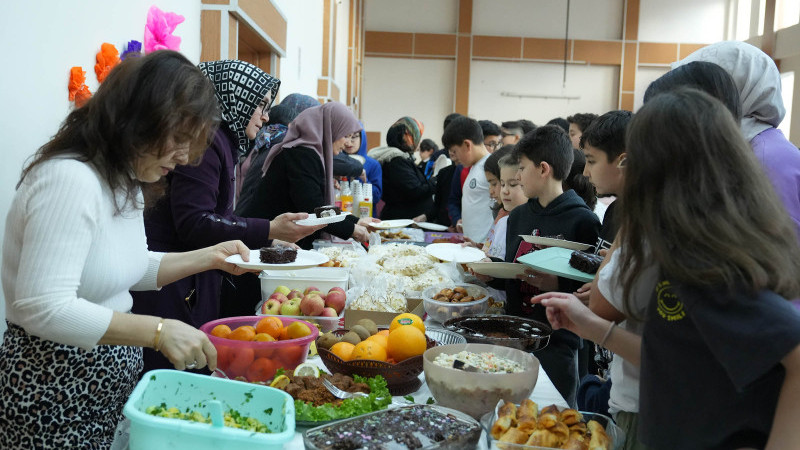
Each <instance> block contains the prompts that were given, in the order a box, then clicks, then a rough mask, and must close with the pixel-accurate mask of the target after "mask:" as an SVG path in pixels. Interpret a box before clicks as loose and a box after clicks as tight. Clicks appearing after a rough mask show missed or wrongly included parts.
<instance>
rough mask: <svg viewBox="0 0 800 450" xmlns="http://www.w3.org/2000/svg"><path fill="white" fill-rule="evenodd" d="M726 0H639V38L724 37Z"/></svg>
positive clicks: (699, 40) (704, 40)
mask: <svg viewBox="0 0 800 450" xmlns="http://www.w3.org/2000/svg"><path fill="white" fill-rule="evenodd" d="M727 2H728V0H700V1H697V0H670V1H664V0H641V3H640V4H639V40H640V41H645V42H694V43H713V42H717V41H721V40H723V39H725V12H726V9H725V4H726V3H727Z"/></svg>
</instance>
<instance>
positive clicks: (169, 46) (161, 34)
mask: <svg viewBox="0 0 800 450" xmlns="http://www.w3.org/2000/svg"><path fill="white" fill-rule="evenodd" d="M184 20H185V19H184V17H183V16H181V15H180V14H175V13H171V12H168V13H165V12H164V11H162V10H160V9H158V7H156V6H155V5H153V6H151V7H150V10H149V11H147V25H145V27H144V51H145V53H150V52H154V51H156V50H176V51H177V50H180V47H181V38H179V37H178V36H173V35H172V33H173V32H174V31H175V27H177V26H178V24H180V23H181V22H183V21H184Z"/></svg>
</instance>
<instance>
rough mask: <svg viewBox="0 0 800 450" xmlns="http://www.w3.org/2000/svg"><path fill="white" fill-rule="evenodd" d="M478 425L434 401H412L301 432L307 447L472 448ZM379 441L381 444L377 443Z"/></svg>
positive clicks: (478, 430) (477, 439)
mask: <svg viewBox="0 0 800 450" xmlns="http://www.w3.org/2000/svg"><path fill="white" fill-rule="evenodd" d="M480 435H481V427H480V424H479V423H478V422H477V421H476V420H474V419H473V418H471V417H469V416H467V415H465V414H463V413H460V412H458V411H454V410H452V409H448V408H443V407H441V406H437V405H412V406H404V407H401V408H392V409H388V410H384V411H377V412H373V413H369V414H365V415H363V416H358V417H354V418H352V419H345V420H340V421H338V422H334V423H331V424H328V425H323V426H320V427H316V428H311V429H309V430H307V431H306V432H305V433H303V443H304V444H305V446H306V448H307V449H314V450H327V449H334V448H342V447H337V444H338V445H340V446H341V445H342V441H343V440H345V439H346V440H347V441H348V443H352V447H350V448H367V447H366V444H371V445H373V446H374V447H370V448H420V449H440V448H453V449H461V448H475V446H476V445H477V444H478V441H479V440H480ZM381 444H383V445H381Z"/></svg>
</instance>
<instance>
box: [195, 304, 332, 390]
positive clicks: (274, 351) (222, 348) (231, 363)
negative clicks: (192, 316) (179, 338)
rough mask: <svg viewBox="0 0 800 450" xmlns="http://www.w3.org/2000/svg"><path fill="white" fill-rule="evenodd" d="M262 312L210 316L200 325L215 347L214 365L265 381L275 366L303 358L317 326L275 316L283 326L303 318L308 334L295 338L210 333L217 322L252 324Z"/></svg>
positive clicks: (235, 374)
mask: <svg viewBox="0 0 800 450" xmlns="http://www.w3.org/2000/svg"><path fill="white" fill-rule="evenodd" d="M263 318H264V317H263V316H245V317H226V318H224V319H218V320H213V321H211V322H208V323H206V324H204V325H203V326H201V327H200V331H202V332H204V333H205V334H206V335H207V336H208V339H210V340H211V343H212V344H214V347H216V349H217V366H218V367H219V368H220V369H222V370H223V371H224V372H225V374H226V375H228V377H229V378H237V377H243V378H245V379H246V380H247V381H268V380H271V379H272V378H273V377H274V376H275V372H277V371H278V369H280V368H283V369H285V370H294V369H295V367H297V366H299V365H300V364H302V363H303V362H305V360H306V358H307V357H308V348H309V347H310V346H311V343H312V342H314V340H315V339H316V338H317V336H319V329H317V327H316V326H314V325H312V324H310V323H308V322H306V321H305V320H299V319H290V318H287V317H279V318H280V319H281V322H283V326H284V327H286V326H288V325H289V324H291V323H292V322H303V323H304V324H306V325H307V326H308V328H310V329H311V334H309V335H308V336H306V337H302V338H298V339H288V340H285V341H273V342H262V341H236V340H233V339H224V338H220V337H217V336H213V335H212V334H211V330H213V329H214V327H216V326H217V325H227V326H229V327H230V328H231V330H235V329H236V328H238V327H240V326H243V325H251V326H256V324H257V323H258V321H259V320H261V319H263Z"/></svg>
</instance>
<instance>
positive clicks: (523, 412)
mask: <svg viewBox="0 0 800 450" xmlns="http://www.w3.org/2000/svg"><path fill="white" fill-rule="evenodd" d="M538 412H539V406H538V405H536V403H535V402H534V401H532V400H530V399H527V398H526V399H525V400H523V401H522V403H520V405H519V409H517V428H519V429H520V431H524V432H525V433H528V434H530V433H532V432H533V430H535V429H536V427H537V420H536V419H537V415H538Z"/></svg>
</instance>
